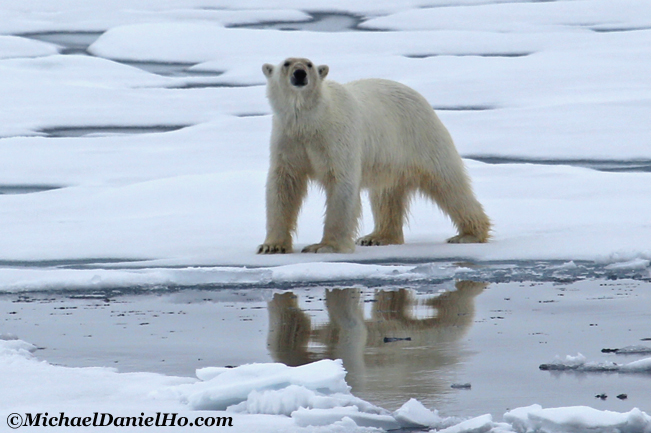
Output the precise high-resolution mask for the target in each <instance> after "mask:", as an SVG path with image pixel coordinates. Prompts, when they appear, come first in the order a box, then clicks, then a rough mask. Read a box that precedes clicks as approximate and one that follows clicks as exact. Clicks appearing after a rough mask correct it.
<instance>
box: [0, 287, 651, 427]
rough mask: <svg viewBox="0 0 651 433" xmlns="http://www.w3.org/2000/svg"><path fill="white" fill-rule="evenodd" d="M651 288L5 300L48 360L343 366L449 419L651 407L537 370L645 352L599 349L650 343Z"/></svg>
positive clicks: (188, 291)
mask: <svg viewBox="0 0 651 433" xmlns="http://www.w3.org/2000/svg"><path fill="white" fill-rule="evenodd" d="M351 286H352V287H351ZM650 289H651V283H650V282H649V281H644V280H635V279H610V280H608V279H583V280H581V279H579V280H575V281H570V282H565V283H563V282H560V281H556V282H540V281H522V282H517V281H509V282H503V283H486V282H478V281H457V282H453V281H444V282H440V283H428V284H423V285H420V286H413V287H409V288H404V287H403V288H400V287H392V288H386V287H385V288H383V287H368V286H366V285H364V284H363V283H360V282H356V283H355V284H352V285H351V284H348V285H347V286H346V285H345V284H340V285H337V286H335V287H332V286H331V287H324V286H314V287H300V286H296V287H293V288H291V289H285V290H283V289H278V288H276V289H273V288H264V289H260V288H254V287H248V288H243V287H240V288H237V287H233V288H229V289H226V288H220V289H216V288H213V289H206V288H185V289H183V290H163V289H161V290H145V291H142V290H140V291H139V290H133V291H130V292H129V291H128V290H115V291H111V290H106V291H102V292H94V291H90V290H89V291H79V292H74V293H73V292H67V293H66V292H59V293H50V292H42V293H22V294H4V295H1V296H0V334H5V336H7V335H10V336H16V337H18V338H21V339H24V340H26V341H29V342H31V343H33V344H35V345H36V346H38V347H39V348H40V349H39V350H38V351H37V352H36V353H35V355H36V356H37V357H39V358H41V359H45V360H47V361H48V362H50V363H54V364H62V365H66V366H110V367H116V368H118V370H120V371H125V372H126V371H153V372H161V373H165V374H173V375H185V376H192V375H193V374H194V370H195V369H196V368H200V367H205V366H225V365H240V364H244V363H250V362H273V361H276V362H284V363H287V364H289V365H300V364H304V363H306V362H311V361H315V360H318V359H323V358H341V359H343V361H344V365H345V367H346V369H347V370H348V376H347V381H348V383H349V384H350V385H351V386H352V387H353V393H354V394H355V395H357V396H359V397H361V398H364V399H366V400H369V401H371V402H373V403H375V404H378V405H380V406H383V407H385V408H387V409H395V408H397V407H399V406H400V405H402V404H403V403H404V402H406V401H407V400H408V399H409V398H412V397H413V398H417V399H419V400H420V401H421V402H423V403H424V404H425V405H426V406H427V407H429V408H436V409H438V410H439V411H440V412H441V414H442V415H459V416H476V415H480V414H483V413H492V414H493V415H494V416H495V417H496V419H498V420H499V419H501V415H502V414H503V413H504V412H505V411H506V410H507V409H509V408H515V407H520V406H526V405H530V404H534V403H538V404H541V405H543V406H544V407H557V406H571V405H589V406H592V407H595V408H597V409H609V410H616V411H628V410H630V409H631V408H633V407H638V408H640V409H642V410H644V411H646V412H650V411H651V393H649V392H648V390H649V389H651V375H648V374H619V373H611V374H607V373H593V374H588V373H561V372H549V371H541V370H540V369H539V368H538V367H539V365H540V364H544V363H548V362H551V361H553V360H554V358H555V356H556V355H558V356H561V357H565V356H566V355H576V354H577V353H578V352H580V353H582V354H583V355H585V356H586V357H587V358H588V360H591V361H604V360H611V361H615V362H621V363H626V362H631V361H634V360H637V359H641V358H643V357H645V356H644V355H630V356H623V355H617V354H614V353H605V354H604V353H602V352H601V350H602V349H604V348H617V347H625V346H628V345H635V344H648V345H650V346H651V342H649V341H648V340H649V339H651V328H650V327H649V323H651V290H650ZM243 342H245V343H244V344H243ZM460 384H461V385H465V384H469V386H467V385H465V386H461V387H459V386H453V385H460ZM621 394H626V395H627V399H625V400H622V399H618V398H617V397H616V396H617V395H621ZM596 395H606V396H607V398H606V399H601V398H596V397H595V396H596Z"/></svg>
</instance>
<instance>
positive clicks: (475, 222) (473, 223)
mask: <svg viewBox="0 0 651 433" xmlns="http://www.w3.org/2000/svg"><path fill="white" fill-rule="evenodd" d="M450 174H452V175H451V176H445V177H442V176H427V177H425V178H424V179H423V180H422V182H421V186H420V190H421V192H422V193H423V194H425V195H426V196H427V197H429V198H431V199H432V200H434V202H436V204H437V205H438V206H439V207H440V208H441V210H442V211H443V212H445V213H446V214H447V215H448V216H449V217H450V219H451V220H452V223H453V224H454V225H455V227H456V228H457V231H458V232H459V234H458V235H457V236H453V237H451V238H450V239H448V242H449V243H452V244H463V243H482V242H488V239H489V238H490V234H489V232H490V228H491V223H490V220H489V219H488V217H487V216H486V213H485V212H484V209H483V207H482V205H481V203H479V202H478V201H477V199H476V198H475V195H474V194H473V192H472V187H471V186H470V182H469V180H468V178H467V176H466V175H465V173H464V172H463V170H460V173H450Z"/></svg>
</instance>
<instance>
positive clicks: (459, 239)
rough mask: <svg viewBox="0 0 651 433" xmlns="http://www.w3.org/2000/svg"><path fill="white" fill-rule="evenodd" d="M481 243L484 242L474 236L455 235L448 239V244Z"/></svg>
mask: <svg viewBox="0 0 651 433" xmlns="http://www.w3.org/2000/svg"><path fill="white" fill-rule="evenodd" d="M483 242H486V241H482V240H481V239H479V238H478V237H477V236H475V235H457V236H452V237H451V238H450V239H448V243H449V244H480V243H483Z"/></svg>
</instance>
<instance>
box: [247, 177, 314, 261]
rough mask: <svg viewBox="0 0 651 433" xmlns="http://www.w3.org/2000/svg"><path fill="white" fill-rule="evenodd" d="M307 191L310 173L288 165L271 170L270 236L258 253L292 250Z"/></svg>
mask: <svg viewBox="0 0 651 433" xmlns="http://www.w3.org/2000/svg"><path fill="white" fill-rule="evenodd" d="M306 194H307V175H306V174H304V173H298V172H297V171H294V170H288V169H287V168H283V167H277V168H276V169H272V170H270V171H269V175H268V178H267V237H266V238H265V241H264V243H263V244H262V245H260V246H258V254H276V253H281V254H285V253H291V252H292V232H294V231H295V230H296V220H297V219H298V211H299V210H300V207H301V203H302V202H303V198H304V197H305V195H306Z"/></svg>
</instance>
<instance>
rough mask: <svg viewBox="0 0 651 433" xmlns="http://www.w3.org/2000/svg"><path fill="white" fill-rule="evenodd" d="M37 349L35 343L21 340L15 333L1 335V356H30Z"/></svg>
mask: <svg viewBox="0 0 651 433" xmlns="http://www.w3.org/2000/svg"><path fill="white" fill-rule="evenodd" d="M36 349H37V348H36V346H34V345H33V344H31V343H28V342H26V341H23V340H19V339H17V338H16V337H14V336H13V335H7V334H2V335H0V357H4V356H21V357H25V358H28V357H31V355H32V352H34V351H36Z"/></svg>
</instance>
